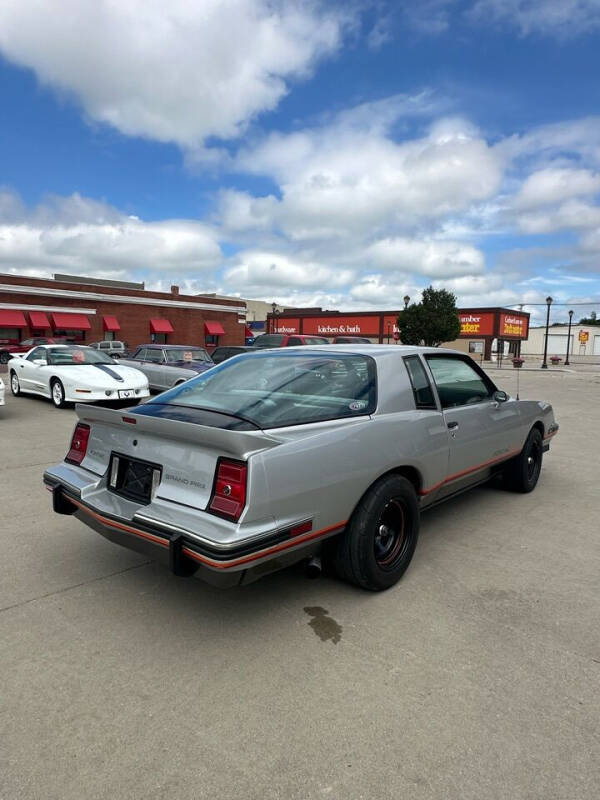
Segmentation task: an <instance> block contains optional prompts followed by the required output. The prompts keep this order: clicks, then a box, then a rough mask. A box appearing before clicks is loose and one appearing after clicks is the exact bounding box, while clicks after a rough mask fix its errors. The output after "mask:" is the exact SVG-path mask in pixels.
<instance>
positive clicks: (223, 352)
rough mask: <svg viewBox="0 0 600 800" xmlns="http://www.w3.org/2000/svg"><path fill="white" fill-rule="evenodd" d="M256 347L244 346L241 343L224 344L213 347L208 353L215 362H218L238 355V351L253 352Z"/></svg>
mask: <svg viewBox="0 0 600 800" xmlns="http://www.w3.org/2000/svg"><path fill="white" fill-rule="evenodd" d="M255 349H256V348H254V347H244V346H243V345H225V346H223V347H215V349H214V350H213V351H212V353H211V354H210V357H211V358H212V360H213V362H214V363H215V364H220V363H221V361H226V360H227V359H228V358H231V357H232V356H239V354H240V353H248V352H253V351H254V350H255Z"/></svg>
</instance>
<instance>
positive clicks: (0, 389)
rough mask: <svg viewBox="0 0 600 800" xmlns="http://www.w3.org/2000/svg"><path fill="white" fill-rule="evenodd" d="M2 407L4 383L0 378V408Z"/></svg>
mask: <svg viewBox="0 0 600 800" xmlns="http://www.w3.org/2000/svg"><path fill="white" fill-rule="evenodd" d="M3 405H4V381H3V380H2V378H0V406H3Z"/></svg>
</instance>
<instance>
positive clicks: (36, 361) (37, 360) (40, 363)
mask: <svg viewBox="0 0 600 800" xmlns="http://www.w3.org/2000/svg"><path fill="white" fill-rule="evenodd" d="M33 363H34V364H37V366H38V367H46V366H47V365H48V362H47V361H46V359H45V358H34V359H33Z"/></svg>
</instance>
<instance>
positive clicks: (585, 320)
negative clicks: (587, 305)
mask: <svg viewBox="0 0 600 800" xmlns="http://www.w3.org/2000/svg"><path fill="white" fill-rule="evenodd" d="M579 324H580V325H600V320H599V319H597V317H596V312H595V311H592V313H591V314H590V315H589V317H582V318H581V319H580V320H579Z"/></svg>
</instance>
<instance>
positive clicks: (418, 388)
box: [404, 356, 437, 408]
mask: <svg viewBox="0 0 600 800" xmlns="http://www.w3.org/2000/svg"><path fill="white" fill-rule="evenodd" d="M404 363H405V364H406V369H407V371H408V376H409V378H410V383H411V386H412V390H413V395H414V397H415V405H416V407H417V408H437V406H436V403H435V398H434V396H433V389H432V388H431V384H430V383H429V378H428V377H427V373H426V372H425V367H424V366H423V364H422V363H421V359H420V358H419V356H407V357H406V358H405V359H404Z"/></svg>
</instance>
